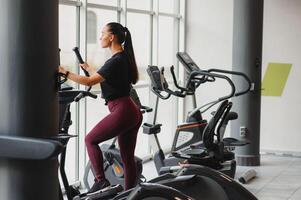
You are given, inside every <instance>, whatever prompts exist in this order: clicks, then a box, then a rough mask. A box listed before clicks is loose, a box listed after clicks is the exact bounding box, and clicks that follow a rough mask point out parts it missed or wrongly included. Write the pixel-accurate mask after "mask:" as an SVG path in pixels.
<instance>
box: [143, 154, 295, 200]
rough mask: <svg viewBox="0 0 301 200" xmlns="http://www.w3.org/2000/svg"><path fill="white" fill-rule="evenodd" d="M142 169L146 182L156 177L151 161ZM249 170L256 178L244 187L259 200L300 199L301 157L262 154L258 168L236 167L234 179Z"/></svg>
mask: <svg viewBox="0 0 301 200" xmlns="http://www.w3.org/2000/svg"><path fill="white" fill-rule="evenodd" d="M143 167H144V168H143V174H144V176H146V178H147V179H148V180H149V179H151V178H154V177H156V176H157V173H156V171H155V166H154V163H153V161H149V162H146V163H145V164H144V165H143ZM249 169H254V170H255V171H256V172H257V176H256V178H254V179H253V180H251V181H250V182H249V183H247V184H244V186H245V187H246V188H247V189H248V190H249V191H251V192H252V193H253V194H255V196H256V197H257V198H258V199H259V200H300V199H301V157H285V156H277V155H270V154H263V155H261V166H259V167H240V166H238V167H237V173H236V179H237V178H239V177H240V176H241V175H242V174H243V173H244V172H246V171H247V170H249Z"/></svg>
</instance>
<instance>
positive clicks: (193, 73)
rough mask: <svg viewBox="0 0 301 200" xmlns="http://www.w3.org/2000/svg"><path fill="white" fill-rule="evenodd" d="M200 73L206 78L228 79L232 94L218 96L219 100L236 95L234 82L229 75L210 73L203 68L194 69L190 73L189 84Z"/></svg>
mask: <svg viewBox="0 0 301 200" xmlns="http://www.w3.org/2000/svg"><path fill="white" fill-rule="evenodd" d="M199 75H202V77H206V79H208V78H209V77H211V78H212V79H214V80H215V78H220V79H224V80H226V81H227V82H228V83H229V85H230V87H231V92H230V94H228V95H226V96H223V97H220V98H218V101H223V100H226V99H229V98H231V97H233V96H234V95H235V86H234V83H233V82H232V80H231V79H230V78H229V77H228V76H225V75H221V74H216V73H210V72H208V71H203V70H199V71H193V72H192V73H191V74H190V76H189V78H188V81H187V85H189V84H190V82H191V80H192V79H194V78H195V77H196V76H199Z"/></svg>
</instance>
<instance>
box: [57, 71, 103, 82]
mask: <svg viewBox="0 0 301 200" xmlns="http://www.w3.org/2000/svg"><path fill="white" fill-rule="evenodd" d="M90 69H91V68H90ZM87 71H88V70H87ZM89 71H90V70H89ZM89 71H88V72H89ZM59 72H61V73H63V74H67V78H68V79H70V80H72V81H74V82H76V83H79V84H81V85H86V86H93V85H95V84H97V83H100V82H103V81H104V80H105V79H104V78H103V77H102V76H101V75H100V74H98V73H97V72H96V70H95V71H94V72H92V71H91V72H90V73H91V75H90V76H89V77H87V76H82V75H78V74H75V73H73V72H69V71H67V70H66V69H65V68H64V67H62V66H59ZM67 72H68V73H67Z"/></svg>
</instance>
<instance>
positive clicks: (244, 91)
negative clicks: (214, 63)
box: [207, 68, 252, 97]
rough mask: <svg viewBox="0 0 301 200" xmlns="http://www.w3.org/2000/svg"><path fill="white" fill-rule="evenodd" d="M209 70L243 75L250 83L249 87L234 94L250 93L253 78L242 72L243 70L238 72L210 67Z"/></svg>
mask: <svg viewBox="0 0 301 200" xmlns="http://www.w3.org/2000/svg"><path fill="white" fill-rule="evenodd" d="M207 71H208V72H217V73H223V74H232V75H235V76H241V77H242V78H243V79H245V81H246V82H247V83H248V87H247V88H246V89H245V90H242V91H239V92H236V93H235V94H234V96H236V97H237V96H240V95H244V94H246V93H248V92H249V91H250V90H251V85H252V83H251V80H250V79H249V77H248V76H247V75H246V74H244V73H242V72H237V71H229V70H221V69H215V68H213V69H209V70H207Z"/></svg>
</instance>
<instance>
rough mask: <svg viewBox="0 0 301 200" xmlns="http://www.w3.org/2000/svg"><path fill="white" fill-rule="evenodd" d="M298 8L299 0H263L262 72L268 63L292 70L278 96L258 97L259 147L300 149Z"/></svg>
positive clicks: (300, 30) (300, 31)
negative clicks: (283, 65) (259, 111)
mask: <svg viewBox="0 0 301 200" xmlns="http://www.w3.org/2000/svg"><path fill="white" fill-rule="evenodd" d="M300 10H301V1H300V0H290V1H283V0H265V9H264V12H265V13H264V34H263V37H264V46H263V69H262V70H263V75H264V73H265V71H266V67H267V65H268V63H269V62H280V63H282V62H283V63H291V64H292V69H291V72H290V75H289V77H288V81H287V83H286V87H285V88H284V91H283V93H282V96H281V97H262V111H261V120H262V123H261V148H262V149H267V150H280V151H297V152H301V133H300V123H301V120H300V119H301V117H300V114H301V106H300V102H301V91H300V85H301V79H300V77H301V57H300V52H301V39H300V35H301V12H300Z"/></svg>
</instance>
